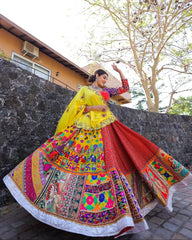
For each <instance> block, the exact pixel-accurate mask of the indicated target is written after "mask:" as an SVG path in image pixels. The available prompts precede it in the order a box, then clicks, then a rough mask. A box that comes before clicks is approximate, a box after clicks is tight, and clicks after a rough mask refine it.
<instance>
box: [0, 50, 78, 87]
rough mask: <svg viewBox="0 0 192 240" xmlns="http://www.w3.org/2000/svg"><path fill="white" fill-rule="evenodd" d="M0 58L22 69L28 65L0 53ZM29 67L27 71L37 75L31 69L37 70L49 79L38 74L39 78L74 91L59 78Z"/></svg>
mask: <svg viewBox="0 0 192 240" xmlns="http://www.w3.org/2000/svg"><path fill="white" fill-rule="evenodd" d="M0 58H3V59H5V60H7V61H10V62H12V63H15V64H16V65H17V67H20V68H21V69H24V70H26V69H25V68H24V67H29V66H28V65H26V64H24V63H21V62H19V61H17V60H13V59H10V58H8V57H5V56H1V55H0ZM18 65H20V66H18ZM21 65H22V66H23V68H22V67H21ZM30 69H31V71H28V70H26V71H28V72H29V73H31V74H34V75H36V76H38V75H37V74H35V73H32V70H33V71H34V72H39V73H41V74H42V75H44V76H45V77H46V78H48V79H50V80H46V78H43V77H39V76H38V77H39V78H42V79H43V80H45V81H50V82H52V83H55V84H57V85H59V86H61V87H64V88H67V89H70V90H73V91H76V90H75V89H74V88H72V87H70V86H69V85H67V84H66V83H64V82H62V81H61V80H59V79H58V78H55V77H53V76H50V75H49V74H46V73H44V72H42V71H40V70H38V69H36V68H34V67H30Z"/></svg>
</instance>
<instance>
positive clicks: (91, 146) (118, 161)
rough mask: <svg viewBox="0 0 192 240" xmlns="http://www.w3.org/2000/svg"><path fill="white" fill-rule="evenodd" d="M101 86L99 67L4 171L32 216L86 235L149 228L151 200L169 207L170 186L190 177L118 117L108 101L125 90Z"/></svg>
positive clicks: (103, 78)
mask: <svg viewBox="0 0 192 240" xmlns="http://www.w3.org/2000/svg"><path fill="white" fill-rule="evenodd" d="M113 69H114V70H115V71H117V72H118V73H119V74H120V77H121V81H122V87H120V88H117V89H116V88H106V87H105V84H106V82H107V80H108V74H107V73H106V72H105V71H104V70H102V69H99V70H97V71H96V73H95V74H94V75H92V76H91V77H90V81H91V82H92V85H91V86H89V87H88V86H85V87H82V88H81V90H80V91H79V92H78V93H77V94H76V96H75V97H74V99H73V100H72V101H71V103H70V104H69V105H68V107H67V109H66V110H65V112H64V114H63V116H62V117H61V119H60V121H59V124H58V126H57V130H56V133H55V135H54V136H53V137H51V138H50V139H49V140H47V141H46V142H45V143H44V144H43V145H42V146H40V147H39V148H38V149H37V150H36V151H35V152H33V153H32V154H31V155H30V156H29V157H27V158H26V159H24V160H23V161H22V162H21V163H20V164H19V165H18V166H16V167H15V169H13V170H12V171H11V172H10V173H9V174H8V175H7V176H5V178H4V182H5V184H6V185H7V187H8V188H9V190H10V191H11V193H12V194H13V196H14V197H15V198H16V200H17V201H18V202H19V203H20V204H21V205H22V206H23V207H24V208H25V209H26V210H27V211H29V212H30V213H31V214H32V215H33V216H34V217H36V218H37V219H39V220H40V221H42V222H44V223H47V224H49V225H51V226H54V227H56V228H59V229H63V230H66V231H71V232H75V233H80V234H84V235H88V236H120V235H123V234H128V233H136V232H139V231H142V230H145V229H147V228H148V226H147V223H146V221H145V219H144V216H145V215H146V214H147V213H148V212H149V211H150V210H152V209H153V208H154V207H155V205H156V204H157V202H160V203H161V204H162V205H163V206H165V207H167V208H168V209H169V210H170V211H171V210H172V203H171V199H172V194H173V192H174V191H175V190H176V189H177V188H179V187H183V186H184V185H186V184H187V183H188V182H189V181H190V180H192V175H191V174H190V173H189V171H188V170H187V169H186V168H185V167H184V166H182V165H181V164H180V163H178V162H177V161H176V160H174V159H173V158H172V157H171V156H169V155H168V154H167V153H165V152H164V151H163V150H161V149H160V148H159V147H157V146H156V145H154V144H153V143H152V142H150V141H148V140H147V139H145V138H144V137H142V136H141V135H139V134H138V133H136V132H134V131H133V130H131V129H129V128H128V127H126V126H125V125H123V124H122V123H120V122H119V121H118V120H117V119H116V117H115V116H114V115H113V113H112V112H111V111H110V109H109V108H108V105H107V102H108V101H109V98H110V97H111V96H115V95H118V94H121V93H123V92H126V91H128V90H129V85H128V81H127V80H126V79H125V77H124V75H123V74H122V72H121V70H120V69H118V68H117V66H116V65H115V64H113Z"/></svg>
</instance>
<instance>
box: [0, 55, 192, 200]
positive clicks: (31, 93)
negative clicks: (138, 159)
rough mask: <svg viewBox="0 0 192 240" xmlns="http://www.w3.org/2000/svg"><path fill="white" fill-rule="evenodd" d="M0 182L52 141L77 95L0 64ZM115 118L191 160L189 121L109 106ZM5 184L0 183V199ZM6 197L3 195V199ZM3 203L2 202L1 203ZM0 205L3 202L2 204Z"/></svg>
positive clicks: (191, 128) (178, 156) (182, 159)
mask: <svg viewBox="0 0 192 240" xmlns="http://www.w3.org/2000/svg"><path fill="white" fill-rule="evenodd" d="M0 87H1V97H0V104H1V110H0V113H1V117H0V123H1V124H0V126H1V138H0V168H1V171H0V179H2V177H3V176H4V175H6V174H7V173H8V172H9V171H10V170H11V169H13V168H14V167H15V166H16V165H17V164H18V163H19V162H20V161H22V160H23V159H24V158H25V157H27V156H28V155H30V154H31V153H32V152H33V151H34V150H35V149H36V148H37V147H38V146H40V145H41V144H42V143H43V142H44V141H46V140H47V139H48V138H49V137H51V136H52V135H53V134H54V132H55V128H56V125H57V122H58V120H59V118H60V117H61V115H62V113H63V111H64V110H65V108H66V107H67V105H68V104H69V102H70V101H71V100H72V98H73V97H74V96H75V94H76V93H75V92H73V91H70V90H67V89H65V88H62V87H60V86H58V85H56V84H53V83H51V82H48V81H46V80H43V79H40V78H38V77H37V76H35V75H32V74H31V73H29V72H27V71H25V70H22V69H20V68H18V67H17V66H16V65H14V64H12V63H10V62H7V61H5V60H3V59H0ZM111 110H112V111H113V112H114V114H115V115H116V116H117V118H118V119H119V120H120V121H121V122H122V123H124V124H125V125H127V126H128V127H130V128H131V129H133V130H134V131H137V132H138V133H140V134H141V135H143V136H144V137H146V138H148V139H149V140H151V141H152V142H154V143H155V144H157V145H158V146H159V147H161V148H162V149H163V150H165V151H166V152H168V153H170V154H171V155H172V156H173V157H174V158H176V159H177V160H179V161H180V162H181V163H183V164H184V165H185V166H187V165H190V164H191V159H192V117H191V116H177V115H168V114H157V113H149V112H145V111H139V110H134V109H129V108H126V107H121V106H115V105H111ZM3 189H5V188H4V184H3V183H2V181H1V182H0V198H1V197H2V196H4V195H6V194H7V193H5V194H4V193H3V191H5V190H3ZM3 194H4V195H3ZM1 199H2V198H1ZM0 204H1V202H0Z"/></svg>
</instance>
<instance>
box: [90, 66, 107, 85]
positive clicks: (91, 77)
mask: <svg viewBox="0 0 192 240" xmlns="http://www.w3.org/2000/svg"><path fill="white" fill-rule="evenodd" d="M96 74H98V75H99V76H101V75H103V74H106V75H107V76H108V73H107V72H105V71H104V70H103V69H98V70H96V71H95V73H94V75H91V76H90V77H89V82H91V83H93V82H95V80H96Z"/></svg>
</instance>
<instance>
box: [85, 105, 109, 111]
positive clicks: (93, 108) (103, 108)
mask: <svg viewBox="0 0 192 240" xmlns="http://www.w3.org/2000/svg"><path fill="white" fill-rule="evenodd" d="M108 109H109V108H108V106H107V105H95V106H87V111H88V112H90V111H100V112H106V111H107V110H108Z"/></svg>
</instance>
